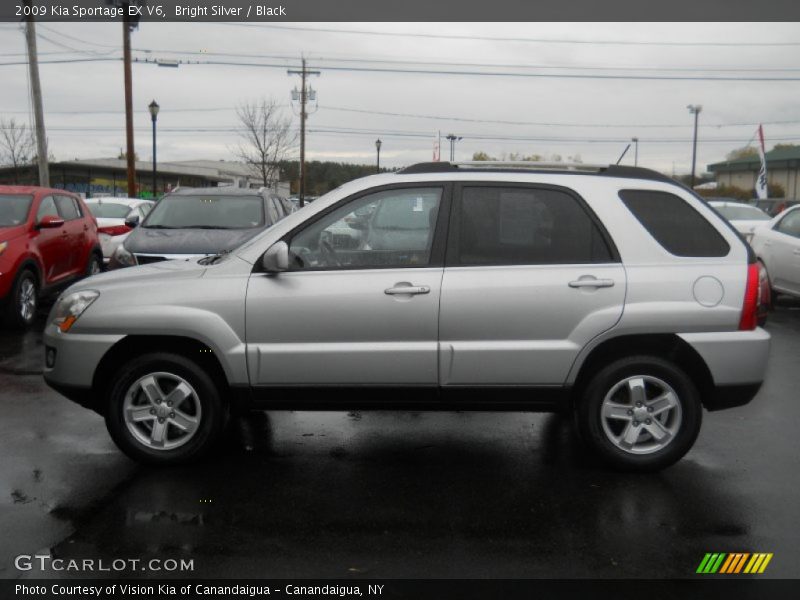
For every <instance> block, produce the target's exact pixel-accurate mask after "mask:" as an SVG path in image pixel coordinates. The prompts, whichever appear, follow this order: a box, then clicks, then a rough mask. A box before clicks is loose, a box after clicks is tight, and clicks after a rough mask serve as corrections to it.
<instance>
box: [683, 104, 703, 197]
mask: <svg viewBox="0 0 800 600" xmlns="http://www.w3.org/2000/svg"><path fill="white" fill-rule="evenodd" d="M686 108H688V109H689V113H691V114H693V115H694V137H693V138H692V186H691V187H692V189H694V172H695V165H696V164H697V119H698V117H699V116H700V111H701V110H703V107H702V106H701V105H700V104H689V105H688V106H687V107H686Z"/></svg>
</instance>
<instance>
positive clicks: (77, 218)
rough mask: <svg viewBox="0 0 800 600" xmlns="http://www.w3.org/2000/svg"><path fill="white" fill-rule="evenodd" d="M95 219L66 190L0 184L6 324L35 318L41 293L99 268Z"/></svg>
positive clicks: (1, 303) (1, 299) (0, 290)
mask: <svg viewBox="0 0 800 600" xmlns="http://www.w3.org/2000/svg"><path fill="white" fill-rule="evenodd" d="M102 264H103V253H102V250H101V249H100V242H99V241H98V238H97V222H96V221H95V219H94V217H93V216H92V213H90V212H89V209H87V208H86V205H85V204H84V203H83V201H82V200H81V199H80V197H78V196H76V195H75V194H71V193H69V192H65V191H64V190H55V189H48V188H41V187H29V186H12V185H0V309H2V316H3V318H4V319H3V320H4V321H5V324H6V325H8V326H10V327H16V328H23V327H27V326H29V325H30V324H31V323H33V320H34V318H35V316H36V307H37V305H38V301H39V298H40V297H41V295H42V294H43V293H45V292H48V291H51V290H53V289H55V288H59V287H61V286H63V285H66V284H68V283H71V282H72V281H74V280H76V279H79V278H80V277H84V276H87V275H93V274H95V273H97V272H99V271H100V266H101V265H102Z"/></svg>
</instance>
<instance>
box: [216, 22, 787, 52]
mask: <svg viewBox="0 0 800 600" xmlns="http://www.w3.org/2000/svg"><path fill="white" fill-rule="evenodd" d="M215 25H228V26H234V27H253V28H261V29H279V30H284V31H311V32H314V33H336V34H340V33H342V34H353V35H371V36H381V37H408V38H428V39H441V40H462V41H470V42H472V41H475V40H481V41H488V42H521V43H534V44H598V45H607V46H676V47H681V46H687V47H688V46H712V47H713V46H718V47H743V46H748V47H751V46H752V47H785V46H800V42H747V41H737V42H707V41H704V42H694V41H692V42H656V41H639V40H598V39H592V40H580V39H567V38H524V37H495V36H481V35H456V34H443V33H410V32H392V31H368V30H361V29H335V28H330V27H289V26H286V25H267V24H262V23H259V24H250V23H215Z"/></svg>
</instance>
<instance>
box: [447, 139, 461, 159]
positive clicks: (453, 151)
mask: <svg viewBox="0 0 800 600" xmlns="http://www.w3.org/2000/svg"><path fill="white" fill-rule="evenodd" d="M446 139H448V140H450V162H453V161H454V160H455V156H456V142H458V141H460V140H462V139H463V138H462V137H461V136H459V135H453V134H452V133H448V134H447V137H446Z"/></svg>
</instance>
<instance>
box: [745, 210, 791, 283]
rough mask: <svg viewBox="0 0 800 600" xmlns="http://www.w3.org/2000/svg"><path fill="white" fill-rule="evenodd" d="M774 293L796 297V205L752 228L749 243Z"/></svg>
mask: <svg viewBox="0 0 800 600" xmlns="http://www.w3.org/2000/svg"><path fill="white" fill-rule="evenodd" d="M751 245H752V246H753V250H755V252H756V256H757V257H758V260H759V261H761V262H762V263H763V264H764V266H765V267H766V270H767V276H768V277H769V283H770V287H771V288H772V290H773V291H774V292H778V293H780V294H787V295H789V296H794V297H796V298H800V205H798V206H794V207H792V208H789V209H787V210H785V211H783V212H782V213H780V214H779V215H778V216H777V217H775V218H774V219H772V220H771V221H769V223H768V224H767V225H766V226H764V227H760V228H758V229H756V231H755V234H754V235H753V241H752V242H751Z"/></svg>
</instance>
